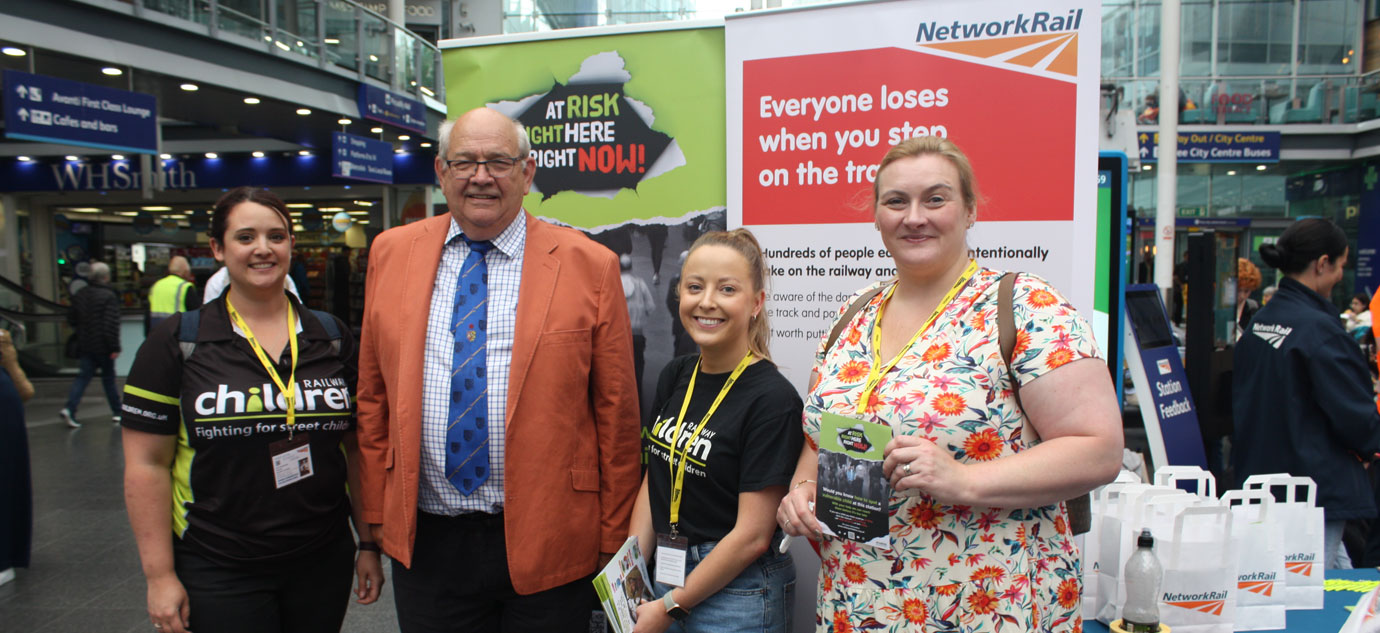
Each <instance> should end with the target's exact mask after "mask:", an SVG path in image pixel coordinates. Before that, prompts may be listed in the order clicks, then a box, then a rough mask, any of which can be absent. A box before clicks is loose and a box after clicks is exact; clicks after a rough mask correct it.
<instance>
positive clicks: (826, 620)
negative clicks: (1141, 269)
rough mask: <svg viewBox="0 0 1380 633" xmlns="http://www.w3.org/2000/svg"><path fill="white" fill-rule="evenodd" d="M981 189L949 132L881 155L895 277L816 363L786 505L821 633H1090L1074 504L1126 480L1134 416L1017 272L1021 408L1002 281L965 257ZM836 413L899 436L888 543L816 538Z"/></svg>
mask: <svg viewBox="0 0 1380 633" xmlns="http://www.w3.org/2000/svg"><path fill="white" fill-rule="evenodd" d="M976 189H977V187H976V183H975V182H974V178H973V175H972V168H971V167H970V166H969V163H968V160H967V158H966V157H965V156H964V155H963V153H962V151H961V150H959V149H958V147H957V146H955V145H954V144H953V143H951V142H949V141H948V140H946V139H942V138H938V137H921V138H913V139H910V140H907V141H904V142H902V143H900V144H899V145H897V146H895V147H893V148H891V150H890V151H889V152H888V153H887V155H886V157H885V158H883V160H882V162H881V165H880V170H879V171H878V174H877V181H876V183H875V185H874V190H873V193H874V195H875V199H876V204H875V207H874V213H875V216H874V217H875V224H876V226H877V229H878V231H879V232H880V233H881V237H882V242H883V244H884V245H885V246H886V248H887V250H888V251H889V252H890V253H891V255H892V258H893V259H894V260H895V263H896V270H897V276H896V278H895V279H888V280H885V281H882V282H878V283H877V284H874V285H873V286H869V288H864V289H863V290H861V291H859V292H858V293H857V294H856V295H854V297H853V298H851V299H850V300H849V301H848V303H846V304H844V306H842V307H841V308H840V311H839V312H840V314H842V313H843V312H844V311H845V310H846V309H847V307H848V306H850V305H852V303H853V301H854V300H856V299H857V298H858V297H861V296H862V295H864V294H865V293H866V292H867V291H868V290H869V289H871V288H875V287H877V286H880V287H881V288H882V291H881V292H879V293H877V294H876V295H875V296H873V297H872V298H871V299H869V300H868V301H867V303H866V305H864V306H863V307H862V309H860V310H858V311H857V312H856V314H855V316H854V317H853V318H852V319H851V321H850V323H849V324H848V325H847V326H846V328H845V329H844V330H843V333H842V335H841V336H839V338H838V340H837V341H836V342H835V343H834V345H833V346H832V347H831V348H828V349H825V348H824V346H823V345H821V348H820V350H819V351H818V353H817V354H816V357H815V366H814V372H813V378H812V382H813V384H812V385H811V389H810V393H809V396H808V397H807V398H806V401H805V416H804V420H805V421H804V425H805V431H806V434H807V436H808V439H809V441H807V442H806V445H805V447H804V448H803V449H802V450H801V454H800V460H799V462H798V465H797V468H796V474H795V477H794V481H795V483H794V485H793V486H792V490H791V492H790V494H788V495H787V496H786V498H785V499H783V500H782V502H781V506H780V507H779V509H778V511H777V521H778V523H780V525H781V526H782V528H783V529H784V530H785V531H786V532H787V533H789V534H792V535H805V536H809V537H811V538H814V539H819V540H821V541H822V542H821V551H820V554H821V557H822V559H823V564H822V565H821V567H820V574H819V590H818V593H817V595H818V605H817V608H816V616H815V621H816V629H817V630H818V631H832V632H834V633H845V632H852V631H962V632H965V633H966V632H970V631H1001V632H1006V633H1015V632H1020V631H1042V632H1043V631H1057V632H1067V631H1081V629H1082V620H1081V618H1080V617H1079V594H1080V593H1081V589H1082V588H1081V583H1080V572H1079V557H1080V555H1079V552H1078V549H1077V548H1076V547H1075V546H1074V543H1073V535H1072V534H1071V533H1070V531H1069V527H1068V519H1067V515H1066V512H1065V509H1064V507H1063V504H1062V503H1061V500H1063V499H1068V498H1071V497H1074V496H1076V495H1081V494H1083V493H1086V492H1087V491H1089V490H1091V489H1092V488H1094V487H1096V486H1098V485H1100V484H1102V483H1105V482H1108V481H1111V479H1112V478H1113V477H1114V476H1115V474H1116V472H1117V469H1118V467H1119V464H1120V458H1121V447H1122V432H1121V416H1120V411H1119V410H1118V408H1117V404H1116V397H1115V395H1114V392H1113V390H1112V384H1111V381H1110V380H1109V377H1108V372H1107V366H1106V364H1105V363H1104V362H1102V361H1101V360H1100V359H1098V358H1097V347H1096V344H1095V343H1094V341H1093V338H1092V333H1091V331H1090V330H1089V327H1088V324H1087V322H1086V321H1084V320H1083V318H1082V317H1080V316H1079V315H1078V313H1077V312H1076V311H1074V309H1073V308H1072V306H1070V305H1069V303H1068V301H1067V300H1065V299H1064V298H1063V297H1062V296H1061V295H1060V294H1059V293H1058V291H1056V290H1055V289H1054V288H1052V287H1051V286H1050V285H1049V284H1048V283H1046V282H1045V281H1044V280H1042V279H1040V278H1039V277H1036V276H1034V275H1027V274H1021V275H1018V276H1017V277H1016V283H1015V293H1014V302H1013V303H1014V305H1013V308H1014V309H1013V313H1014V317H1015V327H1016V344H1015V348H1014V350H1013V352H1012V358H1011V372H1010V373H1014V374H1015V379H1017V380H1019V381H1020V386H1021V389H1020V396H1021V401H1022V402H1023V404H1024V415H1022V411H1021V408H1020V407H1018V406H1017V404H1016V400H1015V397H1014V395H1013V393H1012V382H1011V380H1012V376H1011V375H1010V373H1008V371H1007V369H1006V366H1005V364H1004V363H1003V361H1002V358H1001V351H1000V344H999V342H998V328H997V312H998V301H997V286H998V283H997V282H998V280H999V279H1000V278H1001V276H1002V273H1001V272H999V271H993V270H989V269H986V268H982V267H980V266H977V265H976V263H975V262H973V261H972V260H970V259H969V258H968V246H967V234H968V230H969V229H970V228H971V227H972V225H973V223H974V221H975V220H976V218H977V205H976V201H977V200H979V199H980V198H979V196H978V194H977V190H976ZM931 322H932V324H931ZM874 335H875V336H876V339H874ZM913 337H914V338H913ZM874 340H875V341H878V342H879V343H880V345H878V344H876V343H874ZM892 360H895V362H894V363H892V362H891V361H892ZM874 366H875V367H877V368H878V370H877V371H876V372H874V371H872V368H873V367H874ZM864 402H866V404H863V403H864ZM825 411H829V412H833V413H837V414H841V415H845V416H851V417H857V418H861V419H865V420H868V421H872V422H878V423H881V424H885V425H888V426H890V427H891V429H892V440H891V441H890V442H889V443H888V444H887V446H886V451H885V461H884V462H883V468H884V471H885V473H886V475H887V477H889V479H890V483H891V487H892V491H891V495H890V503H889V526H888V527H889V533H890V541H891V545H892V547H891V549H890V550H885V549H879V548H875V547H871V546H868V545H866V544H861V543H856V542H853V541H847V540H842V539H834V538H827V539H826V538H823V537H822V534H821V532H820V531H819V524H818V523H817V522H816V520H815V516H814V512H813V510H812V508H811V506H812V503H813V501H814V499H815V483H814V480H815V479H817V476H816V472H817V470H818V460H819V453H818V434H819V427H820V417H821V414H822V413H823V412H825Z"/></svg>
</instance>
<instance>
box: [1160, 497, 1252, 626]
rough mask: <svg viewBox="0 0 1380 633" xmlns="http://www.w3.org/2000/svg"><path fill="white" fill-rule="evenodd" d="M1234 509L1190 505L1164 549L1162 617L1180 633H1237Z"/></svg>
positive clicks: (1162, 553)
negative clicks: (1233, 629)
mask: <svg viewBox="0 0 1380 633" xmlns="http://www.w3.org/2000/svg"><path fill="white" fill-rule="evenodd" d="M1231 524H1232V512H1231V510H1229V509H1227V508H1223V507H1221V506H1195V507H1190V508H1185V509H1183V510H1182V511H1180V512H1179V513H1178V516H1176V517H1175V520H1174V529H1173V531H1172V532H1171V533H1170V535H1169V538H1168V539H1166V541H1167V542H1164V543H1163V547H1157V548H1156V549H1157V550H1158V551H1159V552H1161V555H1160V556H1161V558H1160V561H1161V564H1162V565H1164V583H1163V584H1162V585H1161V586H1160V622H1161V623H1163V624H1167V625H1169V627H1170V628H1172V629H1173V630H1174V633H1231V631H1232V627H1233V625H1234V623H1235V621H1236V593H1237V592H1236V548H1235V546H1234V544H1233V543H1232V540H1231Z"/></svg>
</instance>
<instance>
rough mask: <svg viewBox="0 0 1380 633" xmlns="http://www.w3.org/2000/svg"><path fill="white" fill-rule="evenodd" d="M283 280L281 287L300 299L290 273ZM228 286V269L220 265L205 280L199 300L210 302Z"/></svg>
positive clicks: (223, 292)
mask: <svg viewBox="0 0 1380 633" xmlns="http://www.w3.org/2000/svg"><path fill="white" fill-rule="evenodd" d="M293 265H296V262H293ZM283 282H284V283H283V287H284V288H285V289H287V291H288V292H290V293H292V296H294V297H297V300H298V301H301V300H302V295H300V294H298V293H297V284H296V283H294V282H293V281H292V275H288V276H287V278H285V279H284V280H283ZM229 287H230V271H229V270H226V268H225V267H224V266H221V267H220V268H219V269H217V270H216V272H215V274H213V275H211V278H210V279H207V280H206V289H205V290H203V291H202V292H201V302H202V303H210V302H212V301H215V300H216V299H217V298H219V297H220V296H221V295H223V294H225V289H226V288H229Z"/></svg>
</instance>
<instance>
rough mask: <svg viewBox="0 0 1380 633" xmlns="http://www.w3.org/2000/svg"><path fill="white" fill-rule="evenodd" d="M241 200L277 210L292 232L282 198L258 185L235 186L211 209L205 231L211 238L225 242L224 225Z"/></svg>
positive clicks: (290, 218) (290, 219)
mask: <svg viewBox="0 0 1380 633" xmlns="http://www.w3.org/2000/svg"><path fill="white" fill-rule="evenodd" d="M242 202H254V203H257V204H262V205H264V206H266V207H268V208H270V209H273V210H274V211H277V212H278V215H280V216H283V221H284V222H286V223H287V227H288V233H291V232H292V216H291V215H289V214H288V209H287V205H286V204H283V200H282V199H281V198H279V197H278V196H277V195H276V194H274V193H273V192H272V191H269V190H267V189H261V188H258V187H235V188H234V189H231V190H230V191H227V192H225V195H223V196H221V197H220V200H217V201H216V206H215V208H214V209H212V210H211V230H210V231H207V233H206V234H207V235H209V236H211V239H213V240H215V241H216V242H218V243H221V244H223V243H225V228H226V227H225V225H226V223H227V222H229V221H230V212H231V211H232V210H234V208H235V207H236V206H237V205H239V204H240V203H242Z"/></svg>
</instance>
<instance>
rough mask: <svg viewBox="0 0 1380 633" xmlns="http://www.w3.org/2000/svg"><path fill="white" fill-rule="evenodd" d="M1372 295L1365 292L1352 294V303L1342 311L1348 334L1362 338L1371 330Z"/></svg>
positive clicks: (1358, 338)
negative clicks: (1369, 295) (1368, 295)
mask: <svg viewBox="0 0 1380 633" xmlns="http://www.w3.org/2000/svg"><path fill="white" fill-rule="evenodd" d="M1369 308H1370V297H1367V296H1366V295H1365V294H1364V293H1356V294H1354V295H1352V296H1351V304H1350V305H1349V306H1347V309H1346V311H1345V312H1342V323H1343V324H1344V327H1346V332H1347V334H1350V335H1351V337H1352V338H1354V339H1356V340H1358V341H1359V340H1361V338H1362V337H1364V336H1365V335H1366V332H1367V331H1368V330H1370V323H1371V313H1370V309H1369Z"/></svg>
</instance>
